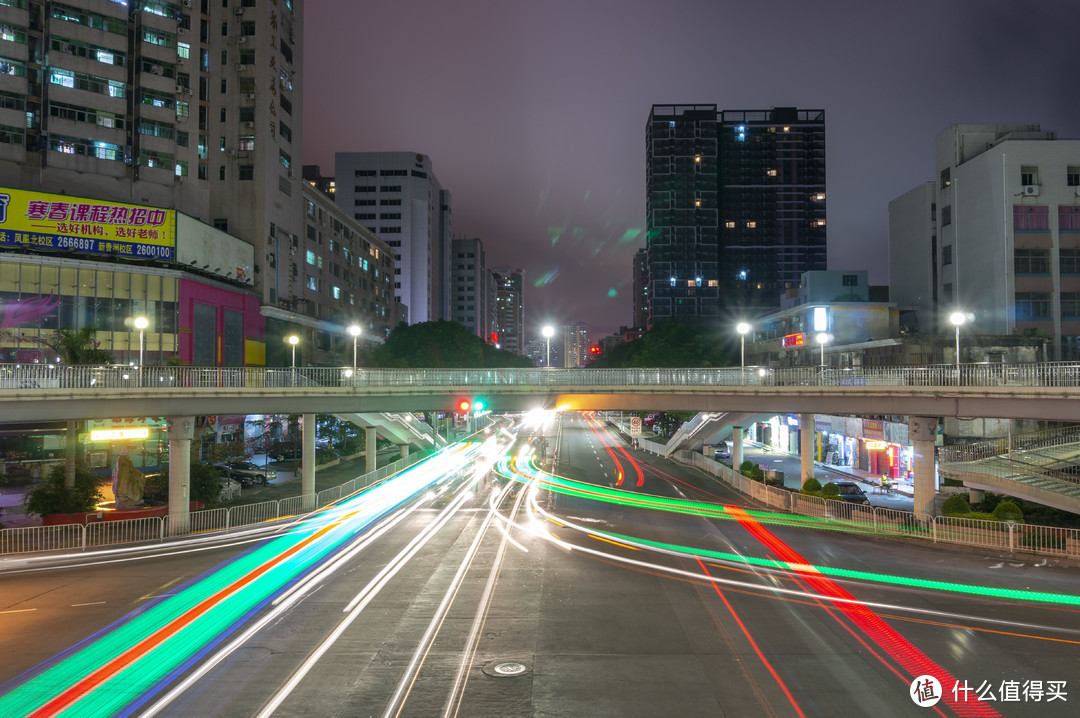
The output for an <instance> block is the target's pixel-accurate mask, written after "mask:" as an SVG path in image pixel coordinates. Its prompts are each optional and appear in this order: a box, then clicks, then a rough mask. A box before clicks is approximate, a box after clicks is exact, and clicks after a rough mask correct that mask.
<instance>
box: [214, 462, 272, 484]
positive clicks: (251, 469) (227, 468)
mask: <svg viewBox="0 0 1080 718" xmlns="http://www.w3.org/2000/svg"><path fill="white" fill-rule="evenodd" d="M216 466H217V467H218V468H219V469H221V475H222V476H223V477H226V478H230V479H235V480H236V481H238V482H239V483H240V485H241V486H244V487H247V486H251V485H252V484H265V483H267V482H268V481H269V480H270V479H276V478H277V472H276V471H274V470H273V469H267V468H266V467H264V466H256V465H255V464H253V463H251V462H250V461H231V462H227V463H224V464H217V465H216Z"/></svg>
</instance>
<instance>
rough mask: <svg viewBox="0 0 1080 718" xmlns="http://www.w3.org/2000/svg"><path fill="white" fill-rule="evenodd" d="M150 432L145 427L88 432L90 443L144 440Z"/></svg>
mask: <svg viewBox="0 0 1080 718" xmlns="http://www.w3.org/2000/svg"><path fill="white" fill-rule="evenodd" d="M149 436H150V430H149V429H147V428H146V427H145V426H144V427H141V428H132V429H98V430H96V431H91V432H90V441H118V440H123V439H146V438H148V437H149Z"/></svg>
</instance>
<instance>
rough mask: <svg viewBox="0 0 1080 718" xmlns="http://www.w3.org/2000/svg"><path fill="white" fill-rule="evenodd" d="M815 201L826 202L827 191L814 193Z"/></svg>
mask: <svg viewBox="0 0 1080 718" xmlns="http://www.w3.org/2000/svg"><path fill="white" fill-rule="evenodd" d="M814 201H815V202H824V201H825V193H824V192H818V193H817V194H815V195H814Z"/></svg>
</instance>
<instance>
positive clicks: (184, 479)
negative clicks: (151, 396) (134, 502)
mask: <svg viewBox="0 0 1080 718" xmlns="http://www.w3.org/2000/svg"><path fill="white" fill-rule="evenodd" d="M165 430H166V432H167V436H168V437H169V524H168V533H169V535H170V536H180V535H182V534H186V533H187V532H188V530H189V528H190V523H191V440H192V439H193V438H195V417H194V416H167V417H165Z"/></svg>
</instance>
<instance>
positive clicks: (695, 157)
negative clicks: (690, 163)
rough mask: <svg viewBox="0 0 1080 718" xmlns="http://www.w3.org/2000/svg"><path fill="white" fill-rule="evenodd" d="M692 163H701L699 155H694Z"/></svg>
mask: <svg viewBox="0 0 1080 718" xmlns="http://www.w3.org/2000/svg"><path fill="white" fill-rule="evenodd" d="M694 162H697V163H699V164H700V163H701V155H694Z"/></svg>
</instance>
